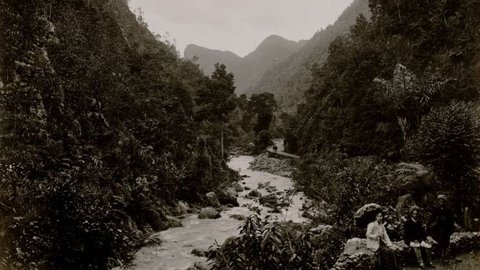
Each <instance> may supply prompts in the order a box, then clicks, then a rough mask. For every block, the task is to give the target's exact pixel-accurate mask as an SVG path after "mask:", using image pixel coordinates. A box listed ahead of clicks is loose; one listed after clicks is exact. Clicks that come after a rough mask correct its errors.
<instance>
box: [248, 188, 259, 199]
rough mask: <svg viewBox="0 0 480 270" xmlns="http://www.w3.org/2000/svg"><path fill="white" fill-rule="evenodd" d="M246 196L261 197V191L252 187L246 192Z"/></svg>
mask: <svg viewBox="0 0 480 270" xmlns="http://www.w3.org/2000/svg"><path fill="white" fill-rule="evenodd" d="M248 196H251V197H257V198H258V197H262V193H260V191H258V190H256V189H254V190H252V191H250V192H248Z"/></svg>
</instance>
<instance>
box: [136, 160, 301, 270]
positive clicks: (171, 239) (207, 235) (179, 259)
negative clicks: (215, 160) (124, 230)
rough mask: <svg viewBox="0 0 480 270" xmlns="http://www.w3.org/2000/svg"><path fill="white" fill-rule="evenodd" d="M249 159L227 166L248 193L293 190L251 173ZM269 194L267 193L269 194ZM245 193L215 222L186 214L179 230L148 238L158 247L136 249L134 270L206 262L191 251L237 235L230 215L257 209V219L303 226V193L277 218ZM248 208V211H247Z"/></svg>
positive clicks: (172, 269) (173, 269) (282, 180)
mask: <svg viewBox="0 0 480 270" xmlns="http://www.w3.org/2000/svg"><path fill="white" fill-rule="evenodd" d="M253 159H254V158H253V157H251V156H238V157H233V158H232V159H231V160H230V162H229V163H228V166H229V167H230V168H232V169H234V170H236V171H238V172H239V173H240V175H242V176H244V178H243V180H242V181H241V182H240V183H241V185H242V186H243V187H244V188H245V187H248V188H249V189H252V190H253V189H257V187H258V186H259V184H261V185H265V184H267V183H269V185H268V186H270V187H274V189H276V190H277V191H278V192H283V193H284V192H285V191H287V190H289V189H292V188H293V182H292V179H290V178H286V177H281V176H277V175H273V174H270V173H266V172H258V171H252V170H250V169H249V164H250V162H251V161H253ZM258 191H259V192H260V193H262V195H266V194H268V191H267V189H265V188H260V189H258ZM270 191H271V190H270ZM248 192H249V190H244V191H242V192H240V193H239V196H238V202H239V204H240V207H233V208H230V209H228V210H226V211H223V212H222V213H221V214H222V217H221V218H218V219H198V218H197V214H188V215H185V216H183V218H182V225H183V226H182V227H178V228H170V229H168V230H166V231H162V232H159V233H156V234H154V235H153V236H152V237H155V238H159V239H161V241H162V243H161V244H160V245H158V246H149V247H144V248H142V249H140V250H139V251H138V252H137V254H136V255H135V259H134V261H133V266H132V267H131V268H130V269H134V270H177V269H179V270H185V269H187V268H188V267H190V266H192V265H193V264H194V263H195V262H203V263H205V262H206V258H204V257H197V256H194V255H192V254H191V251H192V250H193V249H195V248H198V249H201V250H206V249H208V248H209V247H210V246H212V245H213V244H214V243H218V244H222V243H223V242H224V241H225V240H226V239H227V238H229V237H231V236H236V235H238V234H239V228H240V226H241V225H242V224H243V221H239V220H236V219H234V218H231V216H232V215H243V216H249V215H252V214H253V213H254V212H253V211H252V210H250V209H252V206H253V207H257V208H259V209H261V211H260V214H261V216H265V215H272V216H274V217H275V218H278V219H280V220H292V221H294V222H307V220H306V219H305V218H303V217H301V214H302V213H301V210H300V209H301V208H302V204H303V200H304V195H303V193H297V194H295V195H293V197H291V199H292V203H291V204H290V206H289V207H288V208H286V209H283V210H282V213H281V214H271V213H268V210H269V209H268V208H265V207H263V206H261V205H260V204H259V203H258V201H257V200H256V199H254V198H245V195H246V194H247V193H248ZM249 206H250V207H249Z"/></svg>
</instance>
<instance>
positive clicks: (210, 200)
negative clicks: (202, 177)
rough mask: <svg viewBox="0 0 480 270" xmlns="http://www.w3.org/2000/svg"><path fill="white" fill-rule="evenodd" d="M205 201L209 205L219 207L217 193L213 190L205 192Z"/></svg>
mask: <svg viewBox="0 0 480 270" xmlns="http://www.w3.org/2000/svg"><path fill="white" fill-rule="evenodd" d="M205 199H206V203H207V205H208V206H211V207H219V206H220V201H219V200H218V197H217V194H215V192H208V193H207V194H205Z"/></svg>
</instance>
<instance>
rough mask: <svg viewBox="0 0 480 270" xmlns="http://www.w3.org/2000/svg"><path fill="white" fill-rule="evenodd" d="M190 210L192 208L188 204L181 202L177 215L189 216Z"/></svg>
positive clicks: (178, 205) (176, 210)
mask: <svg viewBox="0 0 480 270" xmlns="http://www.w3.org/2000/svg"><path fill="white" fill-rule="evenodd" d="M189 211H191V210H190V207H189V206H188V203H186V202H183V201H179V202H178V203H177V206H176V207H175V213H176V214H177V215H185V214H187V213H188V212H189Z"/></svg>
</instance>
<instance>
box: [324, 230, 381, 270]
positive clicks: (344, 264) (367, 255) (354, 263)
mask: <svg viewBox="0 0 480 270" xmlns="http://www.w3.org/2000/svg"><path fill="white" fill-rule="evenodd" d="M374 267H375V254H374V253H373V252H372V251H371V250H369V249H367V240H366V239H360V238H353V239H350V240H348V241H347V243H346V244H345V248H344V250H343V253H342V254H341V255H340V257H339V258H338V260H337V262H336V263H335V265H334V266H333V268H332V270H347V269H365V270H367V269H374Z"/></svg>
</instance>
